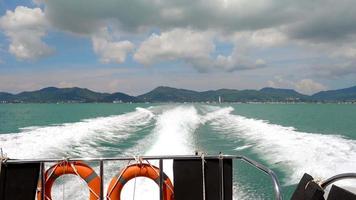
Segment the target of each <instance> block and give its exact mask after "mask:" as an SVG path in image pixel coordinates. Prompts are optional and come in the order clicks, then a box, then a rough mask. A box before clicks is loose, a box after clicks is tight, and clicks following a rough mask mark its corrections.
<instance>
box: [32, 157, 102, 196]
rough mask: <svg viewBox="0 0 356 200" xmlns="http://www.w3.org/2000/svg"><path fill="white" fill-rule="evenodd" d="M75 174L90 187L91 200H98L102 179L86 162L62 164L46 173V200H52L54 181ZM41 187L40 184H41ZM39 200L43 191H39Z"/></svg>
mask: <svg viewBox="0 0 356 200" xmlns="http://www.w3.org/2000/svg"><path fill="white" fill-rule="evenodd" d="M64 174H74V175H78V176H80V177H81V178H82V179H83V180H84V181H85V182H87V184H88V187H89V192H90V196H89V199H90V200H98V199H99V195H100V181H101V180H100V177H99V176H98V175H97V174H96V173H95V171H94V170H93V169H92V168H91V167H89V166H88V165H87V164H85V163H84V162H60V163H58V164H55V165H53V166H52V167H50V168H49V169H48V170H47V171H46V172H45V178H46V181H45V184H44V185H45V199H46V200H51V199H52V196H51V190H52V186H53V183H54V181H55V180H56V179H57V178H58V177H60V176H62V175H64ZM39 185H40V184H39ZM37 199H38V200H40V199H41V190H39V191H37Z"/></svg>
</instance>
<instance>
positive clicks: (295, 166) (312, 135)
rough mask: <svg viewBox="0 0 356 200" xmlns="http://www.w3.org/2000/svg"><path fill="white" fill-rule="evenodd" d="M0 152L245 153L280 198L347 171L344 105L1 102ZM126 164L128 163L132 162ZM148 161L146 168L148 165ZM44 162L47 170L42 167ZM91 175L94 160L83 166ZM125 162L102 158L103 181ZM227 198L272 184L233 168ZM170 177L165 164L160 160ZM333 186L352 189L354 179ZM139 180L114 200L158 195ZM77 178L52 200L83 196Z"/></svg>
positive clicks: (254, 195)
mask: <svg viewBox="0 0 356 200" xmlns="http://www.w3.org/2000/svg"><path fill="white" fill-rule="evenodd" d="M0 147H1V148H2V150H3V152H4V153H6V154H7V156H8V157H9V158H12V159H21V158H26V159H40V158H66V157H119V156H132V157H134V156H139V155H192V154H194V153H195V152H196V151H200V152H205V153H206V154H209V155H216V154H219V153H220V152H221V153H223V154H229V155H244V156H247V157H249V158H251V159H253V160H256V161H258V162H260V163H262V164H264V165H265V166H267V167H269V168H270V169H272V170H273V171H274V172H275V173H276V174H277V176H278V178H279V180H280V182H281V185H282V193H283V197H284V198H285V199H289V198H290V197H291V195H292V193H293V191H294V189H295V188H296V184H297V183H298V182H299V180H300V178H301V177H302V175H303V174H304V173H309V174H311V175H312V176H313V177H315V178H317V179H319V180H324V179H326V178H329V177H331V176H333V175H336V174H339V173H346V172H355V170H356V105H352V104H262V103H261V104H237V103H236V104H233V103H231V104H229V103H222V104H203V103H197V104H175V103H170V104H149V103H145V104H104V103H97V104H95V103H93V104H0ZM133 162H134V161H131V164H132V163H133ZM156 163H157V162H156V161H152V164H156ZM52 164H53V163H48V164H46V166H47V167H49V166H51V165H52ZM89 164H90V165H91V166H92V167H93V168H94V169H95V170H97V173H99V172H98V163H95V162H92V163H89ZM128 164H130V163H129V162H128V161H120V162H118V161H117V162H105V163H104V169H105V176H104V183H105V187H104V188H107V185H108V183H109V182H110V180H111V178H112V177H113V176H114V175H115V174H117V173H118V172H119V171H120V169H122V168H123V167H125V166H126V165H128ZM233 169H234V171H233V174H234V176H233V185H234V188H233V193H234V194H233V196H234V199H273V198H274V193H273V188H272V182H271V178H270V177H269V176H267V175H266V174H264V173H262V172H260V171H259V170H256V169H255V168H253V167H252V166H250V165H249V164H247V163H245V162H243V161H241V160H236V161H234V162H233ZM164 171H165V173H166V174H167V175H168V176H169V177H170V178H171V179H172V180H173V179H174V177H173V172H172V171H173V170H172V161H165V162H164ZM339 184H341V185H343V186H345V187H349V188H352V187H353V186H355V185H356V181H353V182H351V181H343V182H340V183H339ZM158 195H159V193H158V186H157V185H155V183H154V182H153V181H151V180H148V179H147V178H137V179H135V180H131V181H129V182H128V184H126V185H125V187H124V190H123V193H122V199H145V200H146V199H159V198H158ZM88 196H89V192H88V189H87V187H86V184H85V182H84V181H83V180H81V179H79V178H78V177H75V176H73V175H65V176H62V177H60V178H58V181H56V183H55V186H54V188H53V193H52V197H53V199H88Z"/></svg>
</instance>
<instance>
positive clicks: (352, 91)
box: [311, 86, 356, 101]
mask: <svg viewBox="0 0 356 200" xmlns="http://www.w3.org/2000/svg"><path fill="white" fill-rule="evenodd" d="M311 98H312V99H314V100H317V101H355V100H356V86H354V87H349V88H344V89H339V90H329V91H322V92H318V93H316V94H313V95H312V96H311Z"/></svg>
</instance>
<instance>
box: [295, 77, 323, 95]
mask: <svg viewBox="0 0 356 200" xmlns="http://www.w3.org/2000/svg"><path fill="white" fill-rule="evenodd" d="M295 88H296V89H297V90H298V91H299V92H301V93H303V94H313V93H315V92H319V91H321V90H325V89H326V86H324V85H323V84H321V83H318V82H316V81H313V80H311V79H303V80H300V81H298V82H296V83H295Z"/></svg>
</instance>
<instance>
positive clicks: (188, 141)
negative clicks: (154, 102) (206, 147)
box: [121, 106, 201, 200]
mask: <svg viewBox="0 0 356 200" xmlns="http://www.w3.org/2000/svg"><path fill="white" fill-rule="evenodd" d="M200 123H201V116H199V115H198V112H197V110H196V109H195V107H194V106H177V107H174V108H167V110H164V111H163V112H162V114H161V115H159V116H158V117H157V121H156V125H155V128H154V130H153V131H152V135H151V136H150V137H151V138H150V141H152V142H153V144H152V146H151V147H149V148H148V149H147V150H146V151H145V153H144V154H145V155H186V154H192V153H193V152H194V134H193V133H194V131H195V130H196V129H197V128H198V127H199V125H200ZM150 163H151V164H153V165H156V166H158V162H155V161H151V162H150ZM163 165H164V172H165V173H166V174H167V176H168V177H169V178H170V179H171V181H172V182H173V178H174V177H173V169H172V167H173V162H172V161H169V160H166V161H164V163H163ZM134 184H135V181H133V180H132V181H129V182H128V183H126V185H125V189H124V190H123V192H122V194H121V196H122V199H132V197H133V190H134V189H133V188H134ZM158 189H159V188H158V187H157V185H156V183H154V182H153V181H151V180H149V179H147V178H142V179H137V180H136V190H135V193H136V195H135V197H136V199H145V200H151V199H152V200H156V199H159V192H158V191H159V190H158Z"/></svg>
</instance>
